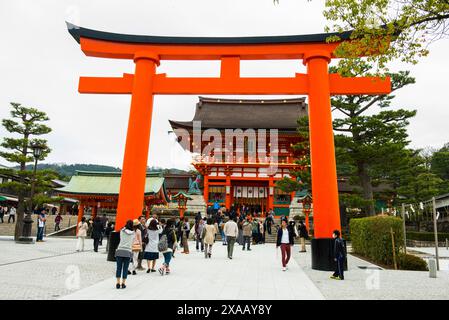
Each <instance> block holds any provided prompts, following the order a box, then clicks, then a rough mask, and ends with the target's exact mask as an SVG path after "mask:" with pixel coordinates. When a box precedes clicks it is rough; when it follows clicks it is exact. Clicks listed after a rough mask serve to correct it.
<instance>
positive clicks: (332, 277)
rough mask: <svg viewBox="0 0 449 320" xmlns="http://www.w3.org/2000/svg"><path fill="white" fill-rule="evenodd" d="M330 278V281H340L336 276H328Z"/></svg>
mask: <svg viewBox="0 0 449 320" xmlns="http://www.w3.org/2000/svg"><path fill="white" fill-rule="evenodd" d="M330 278H331V279H332V280H341V279H340V277H336V276H330Z"/></svg>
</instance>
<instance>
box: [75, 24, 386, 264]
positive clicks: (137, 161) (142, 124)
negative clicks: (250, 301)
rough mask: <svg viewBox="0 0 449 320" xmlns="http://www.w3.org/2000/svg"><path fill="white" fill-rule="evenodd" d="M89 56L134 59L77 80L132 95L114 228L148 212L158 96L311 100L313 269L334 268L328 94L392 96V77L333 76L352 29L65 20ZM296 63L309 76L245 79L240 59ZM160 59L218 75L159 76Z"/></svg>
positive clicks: (83, 86) (335, 210)
mask: <svg viewBox="0 0 449 320" xmlns="http://www.w3.org/2000/svg"><path fill="white" fill-rule="evenodd" d="M67 26H68V30H69V32H70V34H71V35H72V36H73V37H74V38H75V40H76V41H77V42H78V43H80V45H81V50H82V51H83V52H84V53H85V54H86V55H87V56H93V57H101V58H115V59H133V60H134V62H135V73H134V74H124V75H123V76H122V77H80V81H79V92H80V93H108V94H132V99H131V109H130V116H129V122H128V132H127V137H126V146H125V155H124V161H123V173H122V180H121V185H120V194H119V201H118V208H117V217H116V230H119V229H120V228H122V227H123V225H124V224H125V222H126V220H128V219H132V218H135V217H137V216H139V215H140V214H141V212H142V208H143V196H144V187H145V173H146V168H147V158H148V148H149V142H150V130H151V118H152V111H153V96H154V95H155V94H223V95H227V94H241V95H259V94H260V95H262V94H269V95H277V94H278V95H281V94H287V95H290V94H294V95H308V96H309V125H310V154H311V168H312V170H311V171H312V186H313V188H312V193H313V194H312V196H313V200H314V201H313V212H314V232H315V233H314V237H315V239H314V240H313V242H312V251H313V254H312V255H313V258H312V267H314V268H316V269H330V268H332V267H331V265H332V261H331V259H330V258H329V257H328V256H329V253H330V250H331V241H330V238H331V235H332V231H333V230H335V229H338V230H340V229H341V225H340V213H339V203H338V189H337V173H336V163H335V150H334V136H333V128H332V114H331V106H330V96H331V95H356V94H373V95H376V94H387V93H389V92H390V91H391V84H390V79H389V78H385V79H381V78H375V77H357V78H343V77H341V76H339V75H337V74H329V73H328V64H329V62H330V61H331V59H332V58H335V55H334V50H335V49H336V47H337V46H338V44H339V43H336V42H334V43H327V41H326V39H327V38H328V37H330V36H334V35H338V36H339V37H340V39H341V40H342V41H345V40H350V35H351V33H350V32H345V33H338V34H336V33H324V34H314V35H297V36H273V37H234V38H233V37H229V38H208V37H202V38H201V37H199V38H194V37H156V36H141V35H127V34H116V33H108V32H101V31H96V30H91V29H86V28H82V27H78V26H75V25H72V24H70V23H67ZM275 59H297V60H301V59H302V61H303V63H304V64H305V65H306V66H307V74H300V73H297V74H295V76H294V77H291V78H273V77H272V78H242V77H240V60H275ZM161 60H221V72H220V77H217V78H178V77H176V78H170V77H167V76H166V75H165V74H157V73H156V66H159V64H160V61H161Z"/></svg>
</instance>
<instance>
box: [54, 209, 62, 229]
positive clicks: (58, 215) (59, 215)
mask: <svg viewBox="0 0 449 320" xmlns="http://www.w3.org/2000/svg"><path fill="white" fill-rule="evenodd" d="M61 221H62V216H61V213H60V212H59V213H58V214H57V215H56V217H55V232H56V231H59V230H61V228H60V226H59V225H60V223H61Z"/></svg>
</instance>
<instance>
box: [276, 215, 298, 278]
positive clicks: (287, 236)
mask: <svg viewBox="0 0 449 320" xmlns="http://www.w3.org/2000/svg"><path fill="white" fill-rule="evenodd" d="M294 235H295V232H294V230H292V228H291V226H290V225H289V224H288V223H287V220H286V219H282V222H281V227H280V228H279V230H278V235H277V240H276V250H277V248H279V247H281V253H282V271H286V270H287V264H288V262H289V260H290V256H291V247H292V246H293V243H294V240H293V238H294Z"/></svg>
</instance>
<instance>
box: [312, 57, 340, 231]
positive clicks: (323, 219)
mask: <svg viewBox="0 0 449 320" xmlns="http://www.w3.org/2000/svg"><path fill="white" fill-rule="evenodd" d="M329 61H330V55H329V54H328V53H327V52H313V53H312V54H310V55H307V56H305V57H304V62H305V63H306V64H307V74H308V77H309V130H310V161H311V170H312V172H311V173H312V196H313V204H314V208H313V209H314V210H313V218H314V236H315V238H331V237H332V231H334V230H335V229H337V230H340V213H339V205H338V188H337V169H336V162H335V147H334V131H333V127H332V113H331V105H330V90H329V74H328V63H329Z"/></svg>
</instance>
